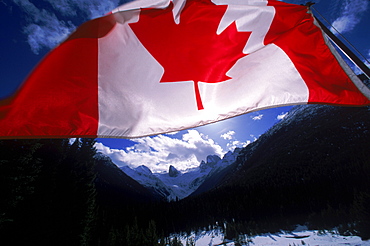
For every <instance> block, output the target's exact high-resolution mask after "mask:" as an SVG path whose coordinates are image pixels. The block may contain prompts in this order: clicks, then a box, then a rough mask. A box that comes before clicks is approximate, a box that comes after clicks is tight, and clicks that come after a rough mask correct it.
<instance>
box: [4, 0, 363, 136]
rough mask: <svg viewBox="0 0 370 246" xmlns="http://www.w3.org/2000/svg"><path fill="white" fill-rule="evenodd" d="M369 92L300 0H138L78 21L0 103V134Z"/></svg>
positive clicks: (183, 117) (133, 122)
mask: <svg viewBox="0 0 370 246" xmlns="http://www.w3.org/2000/svg"><path fill="white" fill-rule="evenodd" d="M365 95H370V91H369V89H368V88H367V87H366V86H365V85H364V84H362V82H361V81H360V80H359V79H358V78H357V77H356V75H355V74H354V73H353V72H352V71H351V70H350V69H349V67H348V66H347V65H345V63H344V61H343V60H342V59H341V58H340V57H339V55H338V54H337V53H336V51H335V50H334V49H333V48H332V46H331V45H330V44H329V42H328V40H327V39H326V38H325V37H324V35H323V34H322V31H321V29H320V28H319V27H318V25H317V24H316V22H315V20H314V18H313V17H312V15H311V14H310V13H309V11H308V9H307V7H305V6H299V5H292V4H287V3H283V2H280V1H265V0H243V1H241V0H188V1H185V0H173V1H170V0H150V1H149V0H137V1H134V2H131V3H129V4H126V5H123V6H121V7H119V8H117V9H115V10H113V11H112V13H110V14H108V15H106V16H104V17H102V18H98V19H95V20H91V21H89V22H87V23H85V24H83V25H82V26H81V27H80V28H78V29H77V30H76V32H75V33H73V34H72V35H71V36H70V37H69V38H68V39H67V40H66V41H64V42H63V43H62V44H60V45H59V46H58V47H57V48H55V49H54V50H53V51H51V52H50V53H49V54H48V55H47V56H46V57H45V58H44V60H43V61H42V62H41V63H40V64H39V65H38V66H37V67H36V68H35V70H34V71H33V73H32V74H31V75H30V76H29V77H28V79H27V80H26V81H25V83H24V84H23V86H22V87H21V89H20V90H19V91H18V92H17V93H16V94H15V95H14V96H13V97H11V98H9V99H7V100H5V101H2V102H0V138H51V137H97V136H99V137H140V136H148V135H154V134H160V133H166V132H172V131H177V130H181V129H186V128H191V127H196V126H200V125H205V124H208V123H212V122H215V121H219V120H222V119H226V118H230V117H234V116H237V115H240V114H245V113H248V112H251V111H255V110H260V109H264V108H269V107H277V106H282V105H294V104H307V103H321V104H334V105H352V106H361V105H370V100H369V99H368V97H367V96H365Z"/></svg>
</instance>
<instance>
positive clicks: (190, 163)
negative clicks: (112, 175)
mask: <svg viewBox="0 0 370 246" xmlns="http://www.w3.org/2000/svg"><path fill="white" fill-rule="evenodd" d="M132 141H134V142H136V144H134V145H133V146H131V147H128V148H126V149H125V150H118V149H110V148H108V147H106V146H104V145H103V144H101V143H97V144H96V147H97V149H98V151H99V152H102V153H103V154H106V155H108V156H109V157H111V158H112V160H113V162H114V163H116V164H117V165H118V166H124V165H127V166H129V167H132V168H135V167H138V166H140V165H145V166H147V167H149V168H150V169H151V170H152V172H163V171H168V168H169V166H170V165H173V166H175V167H176V168H177V169H178V170H180V171H185V170H186V169H188V168H192V167H197V166H199V163H200V162H201V161H202V160H206V157H207V156H208V155H219V156H222V155H223V154H224V151H223V149H222V147H221V146H219V145H218V144H216V143H215V142H214V141H213V140H212V139H209V138H208V137H207V136H205V135H203V134H201V133H199V132H198V131H197V130H188V131H187V133H185V134H183V135H182V139H176V138H170V137H168V136H165V135H157V136H154V137H144V138H137V139H132Z"/></svg>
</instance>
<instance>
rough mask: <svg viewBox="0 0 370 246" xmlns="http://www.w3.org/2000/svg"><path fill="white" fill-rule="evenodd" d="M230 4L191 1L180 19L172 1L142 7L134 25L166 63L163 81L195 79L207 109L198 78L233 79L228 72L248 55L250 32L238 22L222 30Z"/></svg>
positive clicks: (197, 95)
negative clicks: (219, 30) (245, 51)
mask: <svg viewBox="0 0 370 246" xmlns="http://www.w3.org/2000/svg"><path fill="white" fill-rule="evenodd" d="M226 8H227V6H226V5H215V4H213V3H212V2H211V1H210V0H192V1H187V3H186V5H185V6H184V8H183V10H182V12H181V16H180V23H179V24H176V23H175V21H174V17H173V13H172V9H173V4H172V2H171V3H170V5H169V6H168V7H167V8H165V9H142V10H141V13H140V18H139V21H138V22H137V23H131V24H130V26H131V28H132V30H133V31H134V33H135V34H136V36H137V37H138V39H139V40H140V42H141V43H142V44H143V45H144V47H145V48H146V49H147V50H148V51H149V52H150V54H151V55H152V56H153V57H154V58H155V59H156V60H157V61H158V62H159V63H160V64H161V65H162V66H163V68H164V74H163V76H162V78H161V81H160V82H178V81H189V80H192V81H194V85H195V87H194V88H195V96H196V100H197V105H198V109H199V110H200V109H203V104H202V101H201V98H200V93H199V88H198V82H206V83H218V82H222V81H225V80H228V79H230V77H228V76H226V72H227V71H229V70H230V68H231V67H232V66H233V65H234V64H235V63H236V61H237V60H238V59H240V58H241V57H243V56H245V54H243V52H242V51H243V48H244V46H245V44H246V42H247V41H248V38H249V36H250V34H251V33H250V32H238V31H237V28H236V24H235V22H233V23H232V24H231V25H230V26H228V27H227V28H226V29H225V30H224V31H223V32H222V33H221V34H219V35H218V34H217V33H216V31H217V28H218V25H219V23H220V21H221V18H222V16H223V15H224V13H225V11H226Z"/></svg>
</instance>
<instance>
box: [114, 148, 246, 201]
mask: <svg viewBox="0 0 370 246" xmlns="http://www.w3.org/2000/svg"><path fill="white" fill-rule="evenodd" d="M240 150H241V149H239V148H236V149H235V150H234V152H231V151H229V152H228V153H226V154H225V155H224V157H223V158H222V159H221V158H220V157H219V156H217V155H209V156H207V160H206V161H202V162H201V163H200V164H199V166H198V167H196V168H193V169H189V170H187V172H184V173H182V172H180V171H178V170H177V169H176V168H175V167H174V166H172V165H170V167H169V170H168V172H166V173H152V172H151V171H150V169H149V168H148V167H146V166H145V165H142V166H139V167H137V168H134V169H132V168H130V167H128V166H123V167H121V170H122V171H124V172H125V173H126V174H127V175H128V176H130V177H131V178H133V179H135V180H136V181H138V182H139V183H140V184H142V185H143V186H145V187H147V188H148V189H151V190H152V191H153V192H155V193H157V194H159V195H161V196H163V197H165V198H166V199H167V200H169V201H171V200H177V199H182V198H185V197H187V196H189V195H190V194H191V193H193V192H194V191H195V190H196V189H197V188H198V187H199V186H200V185H201V184H202V183H203V182H204V181H205V180H207V179H208V178H209V177H210V176H211V175H213V174H215V173H217V172H220V171H221V170H223V169H224V168H225V167H227V166H229V165H230V164H232V163H233V162H234V161H235V160H236V157H237V156H238V154H239V152H240Z"/></svg>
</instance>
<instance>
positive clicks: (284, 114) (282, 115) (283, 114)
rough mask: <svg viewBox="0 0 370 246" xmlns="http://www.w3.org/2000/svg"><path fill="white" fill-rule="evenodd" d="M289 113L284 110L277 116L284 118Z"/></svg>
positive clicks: (279, 118) (280, 118)
mask: <svg viewBox="0 0 370 246" xmlns="http://www.w3.org/2000/svg"><path fill="white" fill-rule="evenodd" d="M288 114H289V112H285V113H284V112H282V113H281V114H279V115H278V116H277V117H276V119H278V120H282V119H284V118H285V116H287V115H288Z"/></svg>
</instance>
